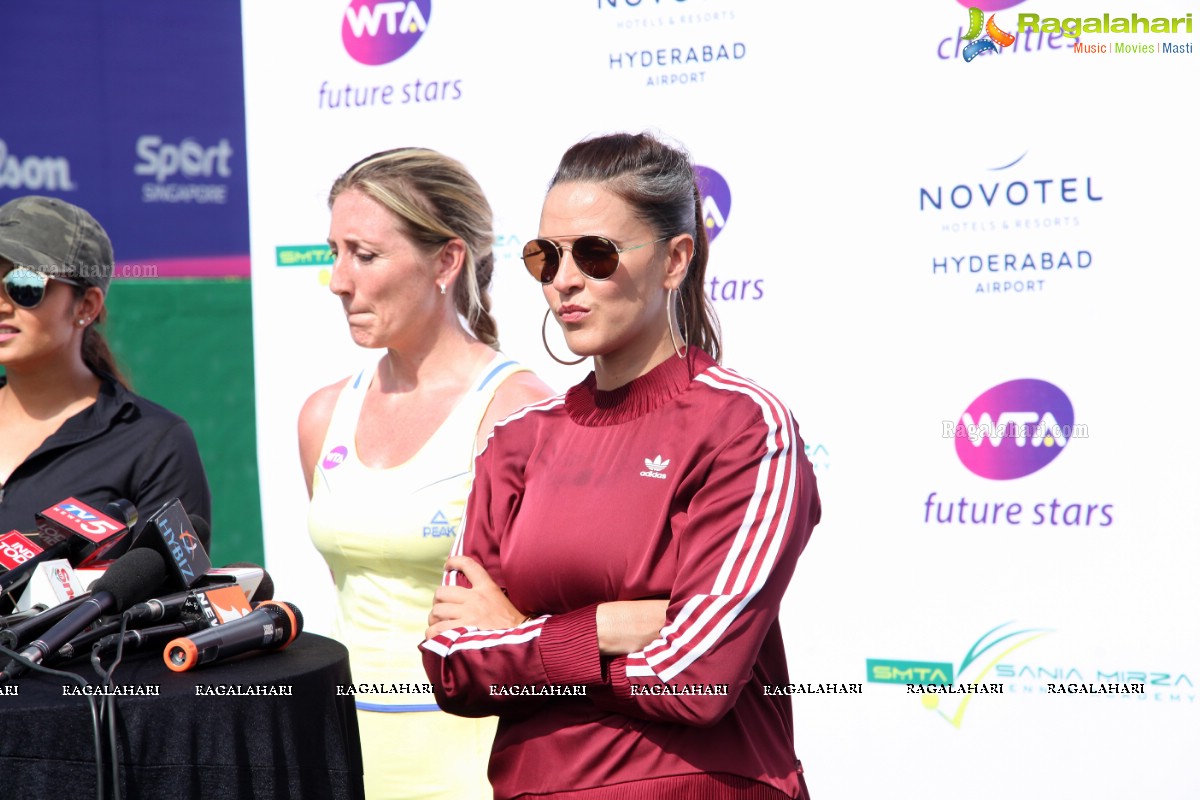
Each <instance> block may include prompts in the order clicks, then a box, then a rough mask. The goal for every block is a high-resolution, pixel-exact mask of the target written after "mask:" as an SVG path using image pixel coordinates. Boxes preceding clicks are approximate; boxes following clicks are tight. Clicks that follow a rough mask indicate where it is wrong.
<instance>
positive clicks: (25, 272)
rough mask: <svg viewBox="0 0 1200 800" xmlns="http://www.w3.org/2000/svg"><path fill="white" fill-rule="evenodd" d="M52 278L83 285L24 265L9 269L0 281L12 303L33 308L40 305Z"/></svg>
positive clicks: (74, 284) (73, 284)
mask: <svg viewBox="0 0 1200 800" xmlns="http://www.w3.org/2000/svg"><path fill="white" fill-rule="evenodd" d="M52 280H54V281H61V282H63V283H69V284H71V285H72V286H83V284H82V283H79V282H78V281H73V280H71V279H70V278H60V277H58V276H57V275H47V274H45V273H44V272H35V271H34V270H31V269H27V268H25V267H15V268H13V269H11V270H9V271H8V272H7V273H5V275H4V278H3V280H2V281H0V283H3V284H4V293H5V294H7V295H8V299H9V300H12V302H13V305H15V306H20V307H21V308H25V309H34V308H37V307H38V306H40V305H41V304H42V300H44V299H45V298H46V286H47V284H49V283H50V281H52Z"/></svg>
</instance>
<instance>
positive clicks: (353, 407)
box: [299, 148, 550, 800]
mask: <svg viewBox="0 0 1200 800" xmlns="http://www.w3.org/2000/svg"><path fill="white" fill-rule="evenodd" d="M329 204H330V209H331V212H332V213H331V220H330V226H329V245H330V248H331V250H332V252H333V257H334V264H333V275H332V278H331V280H330V284H329V288H330V290H331V291H332V292H333V293H334V294H336V295H337V296H338V298H339V299H340V300H341V303H342V308H343V310H344V311H345V313H346V322H347V324H348V325H349V328H350V335H351V337H352V338H353V339H354V341H355V343H356V344H358V345H360V346H362V347H369V348H384V349H386V352H385V353H384V354H383V356H382V357H380V356H379V355H378V354H377V353H373V354H371V356H370V357H369V359H368V363H367V364H366V365H365V366H364V367H363V368H362V369H361V370H359V371H356V372H355V373H354V374H352V375H351V376H350V377H349V378H347V379H345V380H342V381H339V382H338V383H335V384H333V385H332V386H328V387H326V388H324V389H321V390H320V391H318V392H317V393H316V394H314V395H313V396H312V397H310V398H309V400H308V402H307V403H306V404H305V406H304V408H303V410H302V411H301V415H300V425H299V427H300V431H299V433H300V455H301V462H302V465H303V468H304V476H305V478H306V480H307V481H308V482H309V483H308V486H309V494H310V496H311V497H312V503H311V505H310V510H309V529H310V532H311V535H312V539H313V542H314V544H315V545H316V546H317V549H318V550H320V551H321V554H322V555H323V556H324V557H325V559H326V561H327V562H328V564H329V566H330V569H331V571H332V572H333V578H334V581H335V582H336V584H337V589H338V595H337V599H338V604H337V608H336V611H335V626H336V629H335V630H336V636H337V637H338V638H339V639H340V640H341V641H342V642H344V643H345V644H346V646H347V648H348V649H349V651H350V669H351V673H352V674H353V675H354V680H355V682H356V683H357V684H359V686H365V687H367V689H369V690H365V691H362V692H360V693H358V694H357V695H356V697H355V701H356V705H357V707H358V712H359V713H358V721H359V730H360V738H361V740H362V746H363V772H364V777H365V783H366V788H367V796H368V797H369V798H372V800H376V799H377V798H446V800H472V799H473V798H485V797H486V798H490V797H491V796H492V791H491V788H490V787H489V785H488V780H487V761H488V753H489V751H490V749H491V744H492V737H493V734H494V731H495V724H494V723H493V722H492V721H490V720H465V719H461V718H458V717H453V716H450V715H448V714H443V713H442V712H441V711H440V710H439V709H438V707H437V705H436V704H435V702H434V698H433V694H432V692H431V691H430V689H429V687H428V682H427V681H426V678H425V673H424V670H423V669H422V668H421V657H420V652H419V651H418V649H417V645H418V644H419V643H420V641H421V639H422V633H423V632H424V630H425V625H426V616H427V614H428V610H429V606H430V605H431V603H432V602H433V592H434V590H435V589H436V587H437V585H438V583H439V581H440V579H441V574H442V565H443V564H444V563H445V560H446V557H447V555H448V554H449V552H450V547H451V544H452V543H453V541H454V538H455V537H456V536H457V533H458V527H459V523H460V520H461V518H462V514H463V506H464V503H465V502H466V497H467V492H468V491H469V489H470V485H471V479H472V475H473V471H472V464H473V462H474V460H475V454H476V452H478V450H479V449H480V448H482V447H483V444H484V442H485V440H486V439H487V437H488V435H489V434H490V432H491V430H492V426H493V425H494V424H495V423H496V421H497V420H500V419H503V418H504V417H506V416H508V415H509V414H510V413H512V412H513V411H515V410H517V409H519V408H521V407H522V406H524V405H526V404H527V403H531V402H534V401H537V400H542V399H544V398H545V397H546V396H547V395H549V394H550V390H549V389H548V388H547V387H546V386H545V385H544V384H543V383H542V382H541V381H539V380H538V379H537V378H536V377H534V376H533V375H532V374H531V373H529V372H527V371H524V370H523V368H522V367H520V366H519V365H518V364H517V363H516V362H514V361H512V360H511V359H509V358H507V357H505V356H504V355H503V354H502V353H500V352H498V349H497V348H498V342H497V334H496V326H495V323H494V322H493V320H492V317H491V314H490V313H489V307H490V301H489V299H488V287H489V285H490V283H491V277H492V266H493V254H492V242H493V234H492V210H491V207H490V206H489V205H488V202H487V198H486V197H485V196H484V194H483V190H482V189H481V188H480V187H479V184H478V183H477V182H476V181H475V179H474V178H473V177H472V176H471V175H470V173H468V172H467V170H466V168H464V167H463V165H462V164H460V163H459V162H457V161H455V160H453V159H451V158H448V157H446V156H444V155H442V154H440V153H437V152H434V151H432V150H426V149H420V148H404V149H399V150H391V151H387V152H383V153H376V154H375V155H373V156H370V157H368V158H365V159H363V160H362V161H360V162H358V163H357V164H355V165H353V166H352V167H350V169H348V170H347V171H346V173H345V174H344V175H342V176H341V177H340V178H338V179H337V181H336V182H335V183H334V184H333V187H332V189H331V190H330V192H329ZM464 322H465V325H464Z"/></svg>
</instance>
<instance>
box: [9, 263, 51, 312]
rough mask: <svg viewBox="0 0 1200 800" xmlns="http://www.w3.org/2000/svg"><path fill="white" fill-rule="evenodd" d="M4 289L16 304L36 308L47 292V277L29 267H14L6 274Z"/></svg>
mask: <svg viewBox="0 0 1200 800" xmlns="http://www.w3.org/2000/svg"><path fill="white" fill-rule="evenodd" d="M4 291H5V292H6V293H7V294H8V298H9V299H10V300H12V301H13V303H14V304H16V305H18V306H21V307H22V308H35V307H36V306H37V304H38V303H40V302H42V297H44V296H45V294H46V279H45V278H43V277H42V276H41V275H39V274H37V273H36V272H32V271H30V270H27V269H14V270H12V271H10V272H9V273H8V274H7V275H5V276H4Z"/></svg>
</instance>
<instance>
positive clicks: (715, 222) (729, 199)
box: [693, 164, 733, 242]
mask: <svg viewBox="0 0 1200 800" xmlns="http://www.w3.org/2000/svg"><path fill="white" fill-rule="evenodd" d="M693 171H694V172H695V173H696V185H697V186H698V187H699V188H700V202H701V204H702V211H703V214H704V232H705V233H707V234H708V241H709V242H713V241H715V240H716V238H717V235H718V234H720V233H721V231H722V230H724V229H725V222H726V220H728V219H729V210H730V207H731V206H732V205H733V196H732V195H731V194H730V191H729V182H728V181H726V180H725V177H724V176H723V175H721V173H719V172H717V171H716V170H715V169H713V168H712V167H702V166H700V165H699V164H697V165H696V166H695V167H694V168H693Z"/></svg>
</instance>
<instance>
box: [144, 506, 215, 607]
mask: <svg viewBox="0 0 1200 800" xmlns="http://www.w3.org/2000/svg"><path fill="white" fill-rule="evenodd" d="M208 531H209V524H208V521H207V520H204V519H201V518H200V517H196V518H195V519H193V518H191V517H189V516H188V514H187V511H185V510H184V508H183V503H181V502H180V501H179V498H175V499H173V500H170V501H168V502H166V503H164V504H163V506H162V508H160V509H158V510H157V511H155V512H154V513H153V514H151V515H150V518H149V519H147V520H146V525H145V527H143V528H142V530H141V532H140V533H139V534H138V536H137V538H136V540H135V541H134V542H133V544H131V545H130V550H131V551H132V550H136V549H139V548H142V549H149V550H155V551H157V552H158V553H159V554H161V555H162V557H163V560H164V561H165V562H166V564H167V567H168V574H169V575H170V577H171V583H172V584H174V585H175V586H176V587H177V588H179V589H189V588H191V587H192V586H195V585H196V583H198V582H199V581H200V578H201V577H202V576H203V575H204V573H206V572H208V571H209V570H210V569H212V561H211V560H210V559H209V557H208V553H206V552H205V550H204V545H203V544H201V535H202V534H203V535H205V536H207V533H208Z"/></svg>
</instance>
